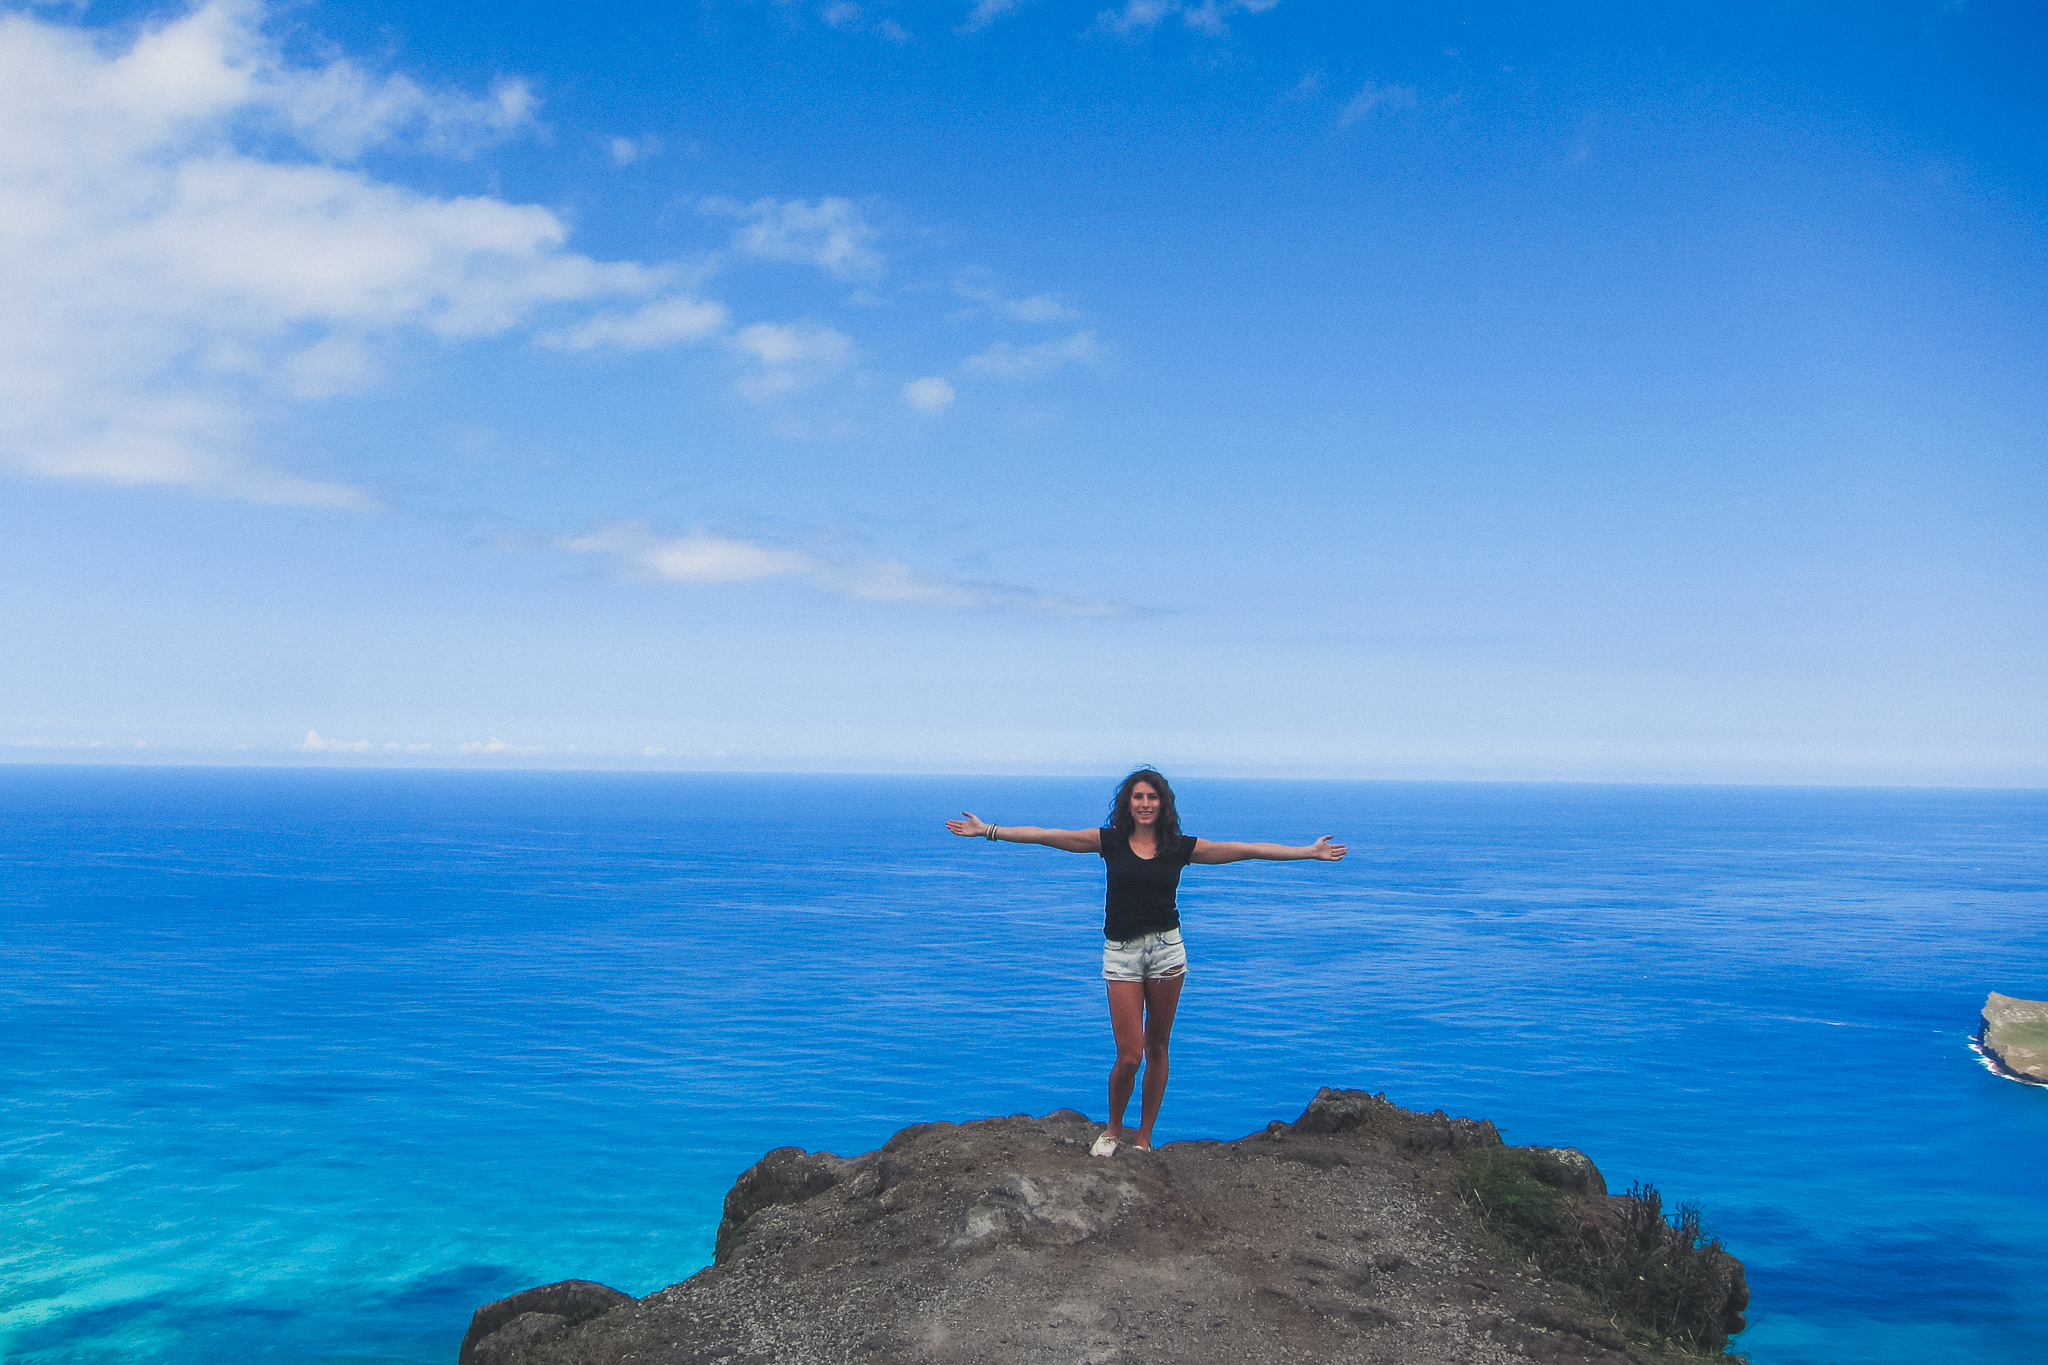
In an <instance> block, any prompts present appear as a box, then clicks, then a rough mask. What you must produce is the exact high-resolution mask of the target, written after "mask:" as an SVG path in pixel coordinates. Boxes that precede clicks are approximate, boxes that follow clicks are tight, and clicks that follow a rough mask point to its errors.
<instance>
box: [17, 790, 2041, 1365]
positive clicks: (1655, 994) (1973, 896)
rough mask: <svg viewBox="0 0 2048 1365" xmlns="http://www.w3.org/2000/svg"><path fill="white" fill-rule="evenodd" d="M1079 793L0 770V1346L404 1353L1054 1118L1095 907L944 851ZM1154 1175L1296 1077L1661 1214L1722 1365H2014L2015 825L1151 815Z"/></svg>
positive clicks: (1830, 819) (1784, 813) (1731, 818)
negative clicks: (1277, 861) (1169, 864)
mask: <svg viewBox="0 0 2048 1365" xmlns="http://www.w3.org/2000/svg"><path fill="white" fill-rule="evenodd" d="M1109 786H1110V783H1109V781H1107V780H1104V781H1085V782H1083V781H1074V780H1067V779H987V778H960V779H939V778H915V779H912V778H903V779H878V778H837V777H834V778H796V777H775V778H767V777H699V776H656V775H637V774H636V775H616V774H529V773H513V774H488V775H482V774H447V773H365V772H303V771H262V770H207V769H104V768H100V769H86V768H29V767H15V768H0V907H4V911H5V914H4V926H0V961H4V964H5V967H6V971H5V973H4V977H0V1061H4V1069H0V1124H4V1128H0V1206H4V1218H5V1223H4V1226H5V1227H6V1229H7V1233H8V1236H7V1238H6V1239H5V1243H4V1248H0V1352H4V1354H5V1357H6V1359H8V1360H9V1361H19V1362H37V1363H38V1365H55V1362H95V1363H97V1362H102V1361H108V1360H120V1361H123V1362H138V1363H143V1365H198V1362H209V1363H210V1362H217V1361H223V1360H263V1361H277V1362H288V1363H289V1365H313V1363H314V1362H320V1363H321V1365H338V1363H339V1362H370V1361H377V1362H448V1361H452V1360H453V1358H454V1353H455V1346H456V1343H457V1342H458V1341H459V1340H460V1337H461V1334H462V1331H463V1329H464V1327H465V1326H466V1325H467V1321H468V1317H469V1312H470V1310H471V1309H472V1308H473V1307H475V1306H476V1305H477V1304H478V1303H481V1302H483V1301H485V1300H487V1299H490V1298H493V1297H496V1296H498V1295H500V1294H502V1293H505V1292H507V1291H509V1290H511V1289H515V1288H520V1287H523V1286H525V1285H529V1284H536V1283H541V1282H544V1281H547V1280H554V1279H560V1278H563V1277H565V1276H571V1275H577V1276H588V1277H591V1278H595V1279H599V1280H603V1281H606V1282H607V1283H610V1284H613V1285H616V1286H618V1287H619V1288H622V1289H626V1290H629V1291H631V1292H633V1293H636V1294H639V1293H646V1292H648V1291H650V1290H652V1289H656V1288H658V1287H660V1286H662V1285H664V1284H668V1283H671V1282H673V1281H675V1280H679V1279H681V1278H683V1277H684V1276H685V1275H687V1274H688V1273H690V1272H691V1271H692V1270H694V1269H696V1268H697V1267H698V1266H700V1265H702V1264H704V1263H705V1262H706V1261H707V1260H708V1259H709V1254H710V1247H711V1238H712V1234H713V1231H714V1229H715V1226H716V1223H717V1218H718V1210H719V1204H720V1201H721V1200H722V1199H723V1197H724V1193H725V1190H726V1188H727V1186H728V1185H729V1183H730V1182H731V1180H732V1178H733V1176H734V1175H735V1174H736V1173H737V1172H738V1171H739V1170H741V1169H742V1168H744V1167H745V1166H746V1165H748V1164H749V1163H750V1162H751V1161H753V1160H754V1159H755V1158H756V1157H757V1156H758V1155H759V1154H760V1153H761V1152H762V1151H764V1150H765V1149H767V1148H769V1147H773V1146H778V1145H782V1144H785V1143H796V1144H800V1145H802V1146H806V1147H813V1148H816V1147H824V1148H830V1149H832V1150H835V1151H839V1152H842V1153H850V1152H855V1151H862V1150H866V1149H868V1148H871V1147H873V1146H875V1145H877V1144H878V1143H880V1142H881V1141H882V1140H883V1139H884V1138H886V1137H887V1136H888V1134H889V1133H891V1132H892V1131H894V1130H895V1129H896V1128H897V1127H900V1126H902V1125H904V1124H907V1123H911V1122H915V1121H920V1120H925V1119H930V1118H939V1117H950V1118H971V1117H978V1116H982V1115H986V1114H995V1113H1012V1112H1017V1111H1032V1112H1038V1113H1043V1112H1045V1111H1047V1110H1051V1109H1054V1108H1058V1107H1060V1106H1062V1105H1074V1106H1076V1107H1079V1108H1083V1109H1086V1110H1088V1111H1089V1112H1091V1113H1095V1114H1098V1115H1099V1114H1100V1113H1101V1111H1102V1101H1101V1089H1102V1078H1103V1073H1104V1071H1105V1070H1106V1067H1107V1064H1108V1058H1109V1036H1108V1027H1107V1023H1106V1018H1105V1012H1104V1009H1103V1005H1102V999H1101V986H1100V984H1099V982H1098V981H1097V979H1096V976H1095V973H1096V963H1097V956H1098V953H1099V944H1098V940H1097V939H1096V937H1095V935H1096V933H1097V930H1098V922H1099V906H1100V894H1101V893H1100V881H1099V879H1100V875H1101V874H1100V870H1099V869H1100V864H1099V862H1098V861H1097V860H1095V859H1093V858H1086V857H1077V856H1073V855H1067V854H1060V853H1054V852H1052V851H1050V850H1045V849H1028V848H1017V847H1010V846H1001V847H998V846H992V845H989V844H987V843H985V842H982V841H978V840H976V841H969V840H961V839H954V838H951V837H949V836H947V835H946V834H945V833H944V831H943V829H942V828H941V825H940V821H941V820H942V819H943V818H944V817H946V816H947V815H950V814H953V813H954V812H956V811H958V810H959V809H960V808H961V807H963V806H964V807H967V808H969V809H972V810H974V811H975V812H976V813H978V814H980V815H983V816H985V817H987V818H990V819H994V820H998V821H1001V822H1003V823H1011V824H1023V823H1041V824H1058V825H1066V826H1076V825H1087V824H1092V823H1095V822H1096V820H1097V819H1098V817H1099V816H1100V814H1101V808H1102V806H1103V805H1104V804H1105V801H1106V797H1107V793H1108V789H1109ZM1181 801H1182V807H1183V810H1184V812H1185V819H1186V824H1187V827H1188V829H1189V830H1190V832H1193V833H1196V834H1201V835H1205V836H1208V837H1211V838H1271V839H1282V840H1289V841H1295V840H1299V841H1306V840H1308V839H1310V838H1313V837H1314V836H1315V835H1318V834H1323V833H1332V834H1336V835H1337V836H1339V837H1340V838H1343V839H1346V840H1348V841H1349V842H1350V844H1351V846H1352V849H1353V854H1352V857H1351V858H1350V859H1349V860H1348V861H1346V862H1344V863H1342V864H1338V865H1335V866H1330V865H1322V864H1287V865H1272V864H1244V865H1238V866H1233V867H1227V868H1195V869H1191V870H1190V873H1189V875H1188V877H1187V880H1186V882H1185V883H1184V890H1183V896H1182V903H1183V913H1184V916H1185V919H1186V924H1187V934H1188V940H1189V945H1190V952H1191V955H1192V957H1193V961H1194V964H1195V966H1194V974H1193V975H1192V977H1191V979H1190V984H1189V986H1188V988H1187V994H1186V997H1185V1002H1184V1004H1183V1007H1182V1011H1181V1017H1180V1024H1179V1027H1178V1029H1177V1031H1176V1047H1175V1066H1174V1083H1173V1089H1172V1092H1171V1093H1170V1094H1169V1095H1168V1098H1167V1109H1166V1113H1165V1116H1164V1118H1162V1120H1161V1126H1160V1134H1159V1135H1160V1137H1161V1139H1162V1140H1170V1139H1172V1138H1176V1137H1193V1136H1224V1137H1228V1136H1234V1135H1236V1134H1239V1133H1242V1132H1245V1131H1248V1130H1250V1129H1252V1128H1254V1127H1257V1126H1259V1125H1261V1124H1263V1123H1264V1122H1265V1121H1267V1120H1268V1119H1271V1118H1275V1117H1287V1118H1291V1117H1293V1115H1294V1114H1296V1113H1297V1112H1299V1110H1300V1108H1301V1106H1302V1105H1303V1104H1304V1103H1305V1102H1306V1101H1307V1099H1308V1098H1309V1096H1310V1095H1311V1094H1313V1093H1314V1091H1315V1089H1316V1087H1317V1086H1319V1085H1324V1084H1335V1085H1350V1086H1361V1087H1365V1088H1368V1089H1372V1090H1384V1091H1386V1092H1387V1093H1388V1094H1389V1096H1390V1097H1391V1098H1393V1099H1394V1100H1396V1101H1397V1102H1399V1103H1402V1104H1406V1105H1409V1106H1411V1107H1422V1108H1438V1107H1442V1108H1447V1109H1449V1110H1451V1111H1453V1112H1454V1113H1463V1114H1473V1115H1480V1116H1484V1117H1488V1118H1491V1119H1494V1120H1495V1121H1496V1122H1498V1123H1499V1124H1500V1125H1501V1127H1502V1128H1503V1129H1504V1130H1505V1132H1506V1135H1507V1137H1508V1140H1509V1141H1511V1142H1525V1143H1531V1142H1542V1143H1559V1144H1570V1145H1576V1146H1580V1147H1583V1148H1585V1149H1586V1150H1587V1151H1588V1152H1589V1153H1590V1154H1591V1155H1592V1156H1593V1157H1594V1159H1595V1160H1596V1161H1598V1162H1599V1164H1600V1165H1601V1167H1602V1169H1603V1170H1604V1171H1605V1172H1606V1173H1607V1176H1608V1179H1609V1182H1610V1183H1611V1184H1613V1185H1616V1186H1617V1187H1619V1186H1624V1185H1626V1184H1628V1183H1629V1182H1631V1181H1635V1180H1646V1181H1650V1182H1653V1183H1655V1184H1656V1185H1658V1186H1659V1187H1660V1188H1661V1189H1662V1190H1663V1191H1664V1192H1665V1194H1666V1196H1667V1198H1668V1199H1670V1200H1673V1201H1675V1200H1678V1199H1696V1200H1698V1201H1700V1202H1701V1203H1702V1204H1703V1205H1704V1206H1705V1207H1706V1210H1707V1215H1708V1219H1709V1221H1710V1223H1711V1224H1712V1225H1713V1226H1714V1227H1715V1229H1716V1230H1717V1231H1718V1232H1719V1233H1720V1235H1721V1236H1722V1237H1723V1238H1724V1239H1725V1240H1726V1242H1727V1243H1728V1245H1729V1247H1730V1249H1731V1250H1733V1251H1734V1252H1735V1253H1736V1254H1737V1255H1739V1256H1741V1257H1742V1258H1743V1259H1744V1260H1745V1261H1746V1262H1747V1264H1748V1266H1749V1271H1750V1279H1751V1283H1752V1285H1753V1286H1754V1289H1755V1295H1756V1301H1755V1305H1754V1309H1753V1313H1752V1322H1753V1323H1754V1326H1753V1327H1752V1329H1751V1330H1750V1332H1749V1333H1748V1334H1747V1335H1746V1336H1745V1337H1744V1338H1742V1339H1741V1340H1740V1341H1739V1342H1738V1346H1739V1347H1740V1348H1742V1349H1745V1350H1747V1351H1749V1352H1750V1353H1751V1354H1752V1356H1753V1357H1754V1358H1755V1360H1756V1361H1757V1362H1759V1365H1822V1363H1823V1362H1840V1363H1841V1365H1848V1362H1852V1361H1853V1362H1858V1363H1859V1365H1884V1363H1889V1362H1897V1363H1898V1365H1905V1363H1906V1362H1913V1365H1929V1363H1930V1362H1966V1361H1967V1362H1972V1365H1978V1363H1980V1362H2015V1365H2018V1363H2020V1362H2025V1363H2026V1365H2038V1362H2040V1361H2042V1360H2048V1319H2044V1317H2043V1316H2042V1315H2041V1314H2040V1313H2039V1312H2038V1307H2039V1295H2038V1292H2037V1288H2038V1286H2040V1285H2043V1284H2048V1238H2044V1237H2043V1236H2042V1235H2041V1233H2042V1229H2043V1228H2048V1163H2044V1161H2043V1160H2042V1156H2043V1153H2044V1151H2048V1088H2038V1087H2026V1086H2021V1085H2018V1084H2016V1083H2014V1082H2011V1081H2007V1080H2002V1079H2000V1078H1998V1077H1995V1076H1993V1075H1992V1074H1990V1073H1989V1072H1988V1071H1987V1070H1985V1069H1984V1068H1983V1066H1982V1065H1981V1064H1980V1063H1979V1061H1978V1059H1977V1058H1976V1057H1975V1055H1974V1054H1973V1053H1972V1052H1971V1051H1970V1049H1969V1047H1968V1042H1969V1037H1970V1034H1971V1032H1972V1030H1973V1028H1974V1026H1975V1022H1976V1011H1977V1008H1978V1006H1979V1005H1980V1004H1981V1002H1982V1000H1983V996H1984V993H1985V992H1986V991H1987V990H1994V989H1995V990H2001V991H2004V992H2006V993H2008V994H2014V995H2021V996H2031V997H2035V998H2041V997H2048V914H2044V913H2043V912H2044V910H2048V875H2044V871H2043V869H2044V867H2048V862H2044V859H2043V853H2044V851H2048V850H2044V845H2048V837H2044V836H2048V794H2043V793H2037V792H1971V791H1870V790H1830V789H1782V788H1781V789H1738V788H1682V787H1664V788H1644V787H1598V786H1542V785H1479V784H1419V783H1350V784H1346V783H1327V782H1317V783H1307V782H1290V783H1280V782H1270V783H1258V782H1206V781H1193V780H1191V781H1187V782H1184V783H1183V784H1181Z"/></svg>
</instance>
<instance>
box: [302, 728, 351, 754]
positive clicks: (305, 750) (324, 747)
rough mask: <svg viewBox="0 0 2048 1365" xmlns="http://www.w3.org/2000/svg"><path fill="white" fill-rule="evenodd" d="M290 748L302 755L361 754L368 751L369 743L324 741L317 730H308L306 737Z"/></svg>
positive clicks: (338, 740)
mask: <svg viewBox="0 0 2048 1365" xmlns="http://www.w3.org/2000/svg"><path fill="white" fill-rule="evenodd" d="M292 747H293V748H295V749H297V750H298V751H299V752H300V753H302V754H363V753H368V752H369V751H370V741H369V740H367V739H355V740H342V739H325V738H323V737H322V736H321V734H320V732H319V731H318V730H308V731H306V737H305V738H304V739H302V740H300V741H299V742H298V743H297V744H294V745H293V746H292Z"/></svg>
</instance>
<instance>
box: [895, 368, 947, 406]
mask: <svg viewBox="0 0 2048 1365" xmlns="http://www.w3.org/2000/svg"><path fill="white" fill-rule="evenodd" d="M953 398H954V393H953V386H952V385H951V384H948V383H947V382H946V381H945V379H944V377H942V376H940V375H936V374H935V375H932V376H930V377H929V378H926V379H913V380H911V381H910V382H909V383H908V384H905V385H904V386H903V401H904V402H906V403H908V404H909V405H910V406H911V407H912V408H914V409H916V410H917V411H919V412H928V413H929V412H944V411H945V410H946V409H947V408H949V407H951V406H953Z"/></svg>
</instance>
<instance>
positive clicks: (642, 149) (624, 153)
mask: <svg viewBox="0 0 2048 1365" xmlns="http://www.w3.org/2000/svg"><path fill="white" fill-rule="evenodd" d="M661 150H662V141H661V139H660V138H658V137H655V136H654V135H653V134H651V133H650V134H648V135H647V136H645V137H615V138H612V139H611V140H610V141H608V142H607V143H606V144H605V151H606V152H608V153H609V154H610V155H611V159H612V164H613V165H614V166H630V165H632V164H633V163H634V162H636V161H645V160H646V159H647V158H648V157H650V156H659V155H661Z"/></svg>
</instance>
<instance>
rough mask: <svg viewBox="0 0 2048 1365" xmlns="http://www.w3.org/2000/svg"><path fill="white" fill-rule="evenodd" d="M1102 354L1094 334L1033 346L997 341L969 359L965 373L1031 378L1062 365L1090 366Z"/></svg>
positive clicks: (1001, 377)
mask: <svg viewBox="0 0 2048 1365" xmlns="http://www.w3.org/2000/svg"><path fill="white" fill-rule="evenodd" d="M1103 355H1104V351H1103V347H1102V343H1101V342H1099V341H1097V340H1096V339H1095V333H1093V332H1076V333H1074V334H1073V335H1072V336H1070V337H1064V338H1062V339H1060V340H1058V341H1044V342H1040V343H1039V344H1038V345H1036V346H1015V345H1012V344H1011V343H1009V342H1007V341H998V342H997V343H996V344H995V345H993V346H991V347H989V348H988V349H987V350H985V351H983V352H981V353H980V354H979V355H974V356H969V357H968V359H967V362H966V366H965V368H966V370H967V372H968V373H969V374H985V375H990V376H993V377H995V378H997V379H1034V378H1036V377H1038V376H1039V375H1042V374H1047V373H1050V372H1051V371H1053V370H1056V369H1059V368H1060V367H1061V366H1063V365H1077V364H1088V365H1092V364H1094V363H1096V362H1097V361H1099V360H1101V359H1102V358H1103Z"/></svg>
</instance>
